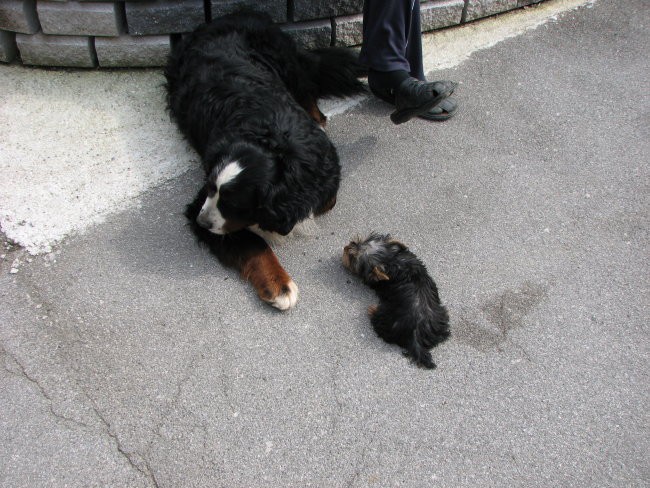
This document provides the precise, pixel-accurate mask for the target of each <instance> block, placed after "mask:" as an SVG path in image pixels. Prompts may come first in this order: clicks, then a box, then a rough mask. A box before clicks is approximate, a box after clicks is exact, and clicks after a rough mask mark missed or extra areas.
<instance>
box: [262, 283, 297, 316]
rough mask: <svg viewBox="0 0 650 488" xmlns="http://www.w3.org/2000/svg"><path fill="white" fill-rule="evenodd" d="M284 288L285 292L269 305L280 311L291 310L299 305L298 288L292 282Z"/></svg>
mask: <svg viewBox="0 0 650 488" xmlns="http://www.w3.org/2000/svg"><path fill="white" fill-rule="evenodd" d="M283 288H284V291H283V292H282V293H280V294H279V295H278V296H277V297H275V298H274V299H273V300H271V301H270V302H269V304H271V305H272V306H274V307H275V308H277V309H278V310H289V309H290V308H293V307H295V306H296V303H298V286H297V285H296V284H295V283H294V281H293V280H291V281H289V283H288V284H287V285H285V286H284V287H283Z"/></svg>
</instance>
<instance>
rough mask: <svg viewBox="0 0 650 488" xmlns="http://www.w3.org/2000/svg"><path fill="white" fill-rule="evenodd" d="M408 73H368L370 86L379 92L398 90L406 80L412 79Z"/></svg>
mask: <svg viewBox="0 0 650 488" xmlns="http://www.w3.org/2000/svg"><path fill="white" fill-rule="evenodd" d="M410 77H411V75H410V74H409V72H408V71H404V70H397V71H375V70H374V69H370V70H369V71H368V85H370V87H371V88H374V89H379V90H396V89H397V87H399V86H400V85H401V84H402V82H403V81H404V80H406V79H407V78H410Z"/></svg>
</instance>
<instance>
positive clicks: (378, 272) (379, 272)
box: [370, 266, 390, 281]
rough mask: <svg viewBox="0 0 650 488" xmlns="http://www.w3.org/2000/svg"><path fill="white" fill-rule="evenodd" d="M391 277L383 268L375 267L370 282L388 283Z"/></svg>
mask: <svg viewBox="0 0 650 488" xmlns="http://www.w3.org/2000/svg"><path fill="white" fill-rule="evenodd" d="M388 280H390V278H389V276H388V275H387V274H386V272H385V270H384V267H383V266H375V267H374V268H372V271H371V272H370V281H388Z"/></svg>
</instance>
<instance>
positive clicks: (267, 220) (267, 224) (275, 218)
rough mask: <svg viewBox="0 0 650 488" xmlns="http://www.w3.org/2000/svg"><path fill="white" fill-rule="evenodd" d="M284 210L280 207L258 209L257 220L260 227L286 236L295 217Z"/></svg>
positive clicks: (294, 222)
mask: <svg viewBox="0 0 650 488" xmlns="http://www.w3.org/2000/svg"><path fill="white" fill-rule="evenodd" d="M285 210H286V209H283V208H282V207H280V208H278V209H270V208H262V209H260V212H259V217H258V222H257V224H258V225H259V226H260V229H262V230H266V231H268V232H277V233H278V234H280V235H283V236H286V235H287V234H288V233H289V232H291V230H292V229H293V227H294V226H295V225H296V222H297V219H296V218H295V216H293V215H292V214H291V213H290V212H287V211H285Z"/></svg>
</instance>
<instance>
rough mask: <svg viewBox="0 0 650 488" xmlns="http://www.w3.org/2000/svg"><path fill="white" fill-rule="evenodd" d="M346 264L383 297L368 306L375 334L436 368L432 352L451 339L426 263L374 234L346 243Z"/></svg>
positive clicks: (421, 364)
mask: <svg viewBox="0 0 650 488" xmlns="http://www.w3.org/2000/svg"><path fill="white" fill-rule="evenodd" d="M343 265H344V266H345V267H346V268H348V269H349V270H350V271H352V272H353V273H354V274H356V275H357V276H359V277H361V279H362V280H363V282H364V283H365V284H366V285H369V286H370V287H371V288H372V289H373V290H375V292H376V293H377V296H378V297H379V305H372V306H370V307H368V313H369V315H370V322H371V323H372V326H373V328H374V329H375V332H376V333H377V335H378V336H379V337H381V338H382V339H384V340H385V341H386V342H389V343H392V344H397V345H398V346H400V347H402V348H403V349H405V355H408V356H410V357H411V359H412V360H413V361H414V362H415V363H416V364H417V365H418V366H423V367H425V368H429V369H433V368H435V367H436V365H435V363H434V362H433V360H432V359H431V353H430V352H429V350H430V349H431V348H433V347H434V346H436V345H437V344H439V343H441V342H443V341H445V340H446V339H447V338H448V337H449V335H450V332H449V316H448V315H447V310H446V309H445V307H443V306H442V305H441V304H440V298H439V297H438V288H437V287H436V284H435V282H434V281H433V279H432V278H431V276H429V274H428V273H427V269H426V267H425V266H424V264H422V261H420V260H419V259H418V258H417V257H416V256H415V254H413V253H412V252H411V251H409V250H408V248H407V247H406V246H405V245H404V244H402V243H401V242H398V241H395V240H393V239H391V237H390V235H381V234H376V233H372V234H371V235H370V236H369V237H368V238H367V239H365V240H361V239H356V240H354V241H352V242H350V244H348V245H347V246H345V248H344V249H343Z"/></svg>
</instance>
